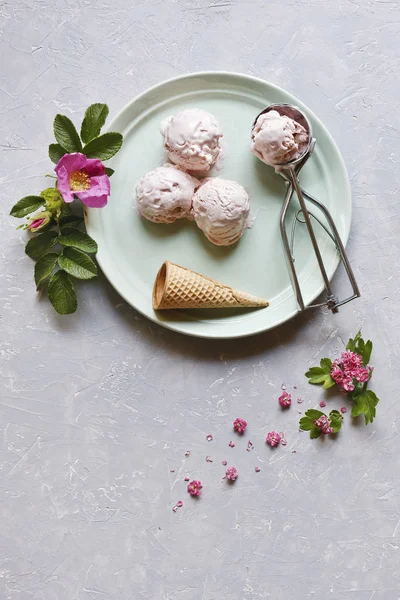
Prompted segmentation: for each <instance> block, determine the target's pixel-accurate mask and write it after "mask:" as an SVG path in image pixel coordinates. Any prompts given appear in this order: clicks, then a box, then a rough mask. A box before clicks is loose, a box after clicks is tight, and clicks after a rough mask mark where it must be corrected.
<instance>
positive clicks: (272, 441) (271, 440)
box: [265, 431, 281, 448]
mask: <svg viewBox="0 0 400 600" xmlns="http://www.w3.org/2000/svg"><path fill="white" fill-rule="evenodd" d="M265 441H266V442H267V444H269V445H270V446H271V447H272V448H274V447H275V446H278V444H279V442H280V441H281V436H280V435H279V433H278V432H277V431H270V432H269V434H268V435H267V437H266V439H265Z"/></svg>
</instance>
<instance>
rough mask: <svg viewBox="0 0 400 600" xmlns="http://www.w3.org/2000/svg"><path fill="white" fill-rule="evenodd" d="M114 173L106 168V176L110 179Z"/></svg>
mask: <svg viewBox="0 0 400 600" xmlns="http://www.w3.org/2000/svg"><path fill="white" fill-rule="evenodd" d="M113 173H114V169H111V167H106V175H108V176H109V177H111V175H112V174H113Z"/></svg>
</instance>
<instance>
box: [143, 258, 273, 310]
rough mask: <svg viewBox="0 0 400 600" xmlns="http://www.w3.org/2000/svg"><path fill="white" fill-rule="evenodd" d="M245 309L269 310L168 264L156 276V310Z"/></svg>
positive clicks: (258, 300) (252, 298) (257, 300)
mask: <svg viewBox="0 0 400 600" xmlns="http://www.w3.org/2000/svg"><path fill="white" fill-rule="evenodd" d="M246 306H247V307H249V308H250V307H258V308H262V307H266V306H268V302H267V301H266V300H262V299H261V298H256V296H252V295H251V294H246V293H245V292H238V291H237V290H234V289H232V288H231V287H229V285H224V284H223V283H219V282H218V281H214V280H213V279H209V277H205V276H204V275H200V274H199V273H195V272H194V271H190V270H189V269H185V268H184V267H180V266H178V265H174V264H173V263H170V262H168V261H165V263H164V264H163V265H162V267H161V269H160V270H159V271H158V273H157V277H156V280H155V283H154V288H153V308H154V309H155V310H159V309H163V310H164V309H169V308H175V309H176V308H235V307H236V308H238V307H246Z"/></svg>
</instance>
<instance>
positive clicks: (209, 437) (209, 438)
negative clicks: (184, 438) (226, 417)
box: [206, 433, 214, 442]
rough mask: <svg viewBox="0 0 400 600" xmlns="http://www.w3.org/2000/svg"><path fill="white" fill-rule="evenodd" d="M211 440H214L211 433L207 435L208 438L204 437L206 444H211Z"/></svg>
mask: <svg viewBox="0 0 400 600" xmlns="http://www.w3.org/2000/svg"><path fill="white" fill-rule="evenodd" d="M213 439H214V438H213V436H212V433H209V434H208V436H207V437H206V440H207V442H212V440H213Z"/></svg>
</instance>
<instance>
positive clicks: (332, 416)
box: [329, 410, 343, 433]
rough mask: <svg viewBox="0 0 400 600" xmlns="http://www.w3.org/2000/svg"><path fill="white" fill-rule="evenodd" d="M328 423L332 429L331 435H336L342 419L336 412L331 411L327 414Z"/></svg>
mask: <svg viewBox="0 0 400 600" xmlns="http://www.w3.org/2000/svg"><path fill="white" fill-rule="evenodd" d="M329 422H330V425H331V427H332V429H333V433H338V431H340V429H341V427H342V423H343V417H342V415H341V414H340V412H339V411H338V410H332V411H331V412H330V413H329Z"/></svg>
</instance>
